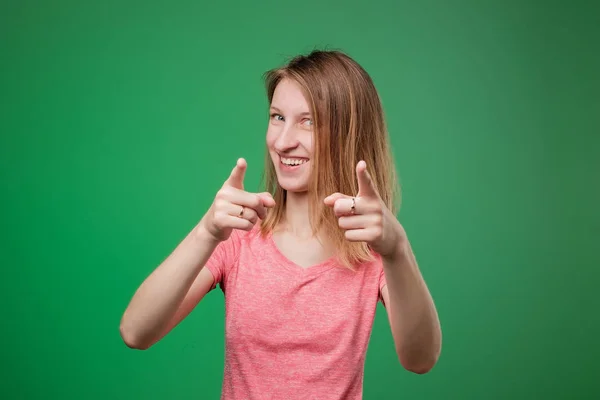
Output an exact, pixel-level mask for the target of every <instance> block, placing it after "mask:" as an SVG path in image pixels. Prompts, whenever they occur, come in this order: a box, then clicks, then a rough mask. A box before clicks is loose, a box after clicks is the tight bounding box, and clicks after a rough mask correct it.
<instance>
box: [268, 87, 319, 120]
mask: <svg viewBox="0 0 600 400" xmlns="http://www.w3.org/2000/svg"><path fill="white" fill-rule="evenodd" d="M271 106H273V107H277V108H279V109H280V110H282V111H286V112H290V113H304V112H309V111H310V107H309V105H308V101H306V97H304V93H303V92H302V89H301V88H300V85H298V84H297V83H296V82H294V81H293V80H291V79H283V80H282V81H281V82H279V84H278V85H277V87H276V88H275V91H274V93H273V100H272V101H271Z"/></svg>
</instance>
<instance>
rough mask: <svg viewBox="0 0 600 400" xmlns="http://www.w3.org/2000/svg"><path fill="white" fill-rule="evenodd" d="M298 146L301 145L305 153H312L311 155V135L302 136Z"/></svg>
mask: <svg viewBox="0 0 600 400" xmlns="http://www.w3.org/2000/svg"><path fill="white" fill-rule="evenodd" d="M300 144H301V145H302V147H304V148H305V149H306V151H308V152H309V154H311V155H312V153H313V138H312V134H309V135H305V136H303V137H302V139H301V140H300Z"/></svg>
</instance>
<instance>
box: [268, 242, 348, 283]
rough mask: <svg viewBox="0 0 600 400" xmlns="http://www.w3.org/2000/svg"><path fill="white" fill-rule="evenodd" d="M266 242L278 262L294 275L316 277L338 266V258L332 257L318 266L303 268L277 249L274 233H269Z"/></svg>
mask: <svg viewBox="0 0 600 400" xmlns="http://www.w3.org/2000/svg"><path fill="white" fill-rule="evenodd" d="M265 240H266V241H267V245H268V246H269V248H270V250H271V252H272V254H273V256H274V257H275V259H276V261H278V262H279V263H280V264H281V265H282V266H283V267H285V268H286V269H287V270H289V271H291V272H293V273H297V274H302V275H304V276H307V275H316V274H320V273H323V272H325V271H328V270H330V269H331V268H333V267H335V266H336V265H337V260H336V257H335V256H331V257H329V258H328V259H326V260H324V261H322V262H320V263H318V264H314V265H310V266H308V267H303V266H301V265H299V264H296V263H295V262H294V261H292V260H290V259H289V258H288V257H287V256H286V255H285V254H283V253H282V252H281V250H279V247H277V243H275V240H274V239H273V233H269V234H268V235H267V237H266V239H265Z"/></svg>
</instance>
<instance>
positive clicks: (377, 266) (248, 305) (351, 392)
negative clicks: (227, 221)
mask: <svg viewBox="0 0 600 400" xmlns="http://www.w3.org/2000/svg"><path fill="white" fill-rule="evenodd" d="M376 256H377V255H376ZM206 267H207V268H208V269H209V270H210V271H211V272H212V274H213V275H214V277H215V286H213V288H212V289H214V288H215V287H216V284H217V283H219V284H220V287H221V289H222V290H223V293H224V295H225V349H226V350H225V370H224V377H223V386H222V396H221V399H224V400H241V399H261V400H269V399H273V400H275V399H285V400H290V399H311V400H316V399H318V400H329V399H332V400H333V399H335V400H340V399H344V400H355V399H361V398H362V391H363V372H364V362H365V356H366V352H367V345H368V342H369V339H370V336H371V329H372V326H373V320H374V317H375V311H376V307H377V302H378V301H380V300H381V289H382V288H383V286H384V285H385V275H384V273H383V267H382V263H381V258H380V257H379V256H377V259H376V261H374V262H371V263H366V264H363V265H362V266H361V267H360V268H359V269H358V270H357V271H351V270H349V269H347V268H344V267H343V266H341V265H338V264H336V263H335V262H333V261H332V260H328V261H325V262H323V263H320V264H317V265H314V266H311V267H308V268H303V267H301V266H299V265H297V264H295V263H293V262H292V261H290V260H289V259H287V258H286V257H285V256H284V255H283V254H282V253H281V252H280V251H279V249H278V248H277V247H276V245H275V242H274V241H273V240H272V238H271V236H270V235H269V236H268V237H267V238H266V239H263V238H261V236H260V234H259V231H258V228H255V229H254V230H253V231H251V232H245V231H239V230H234V231H233V233H232V234H231V236H230V238H229V239H228V240H226V241H224V242H221V243H220V244H219V245H218V246H217V248H216V249H215V251H214V252H213V254H212V256H211V257H210V259H209V260H208V262H207V264H206Z"/></svg>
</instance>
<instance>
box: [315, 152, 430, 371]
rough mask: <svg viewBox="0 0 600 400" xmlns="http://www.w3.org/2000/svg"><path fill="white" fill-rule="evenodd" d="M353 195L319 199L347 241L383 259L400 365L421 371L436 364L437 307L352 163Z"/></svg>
mask: <svg viewBox="0 0 600 400" xmlns="http://www.w3.org/2000/svg"><path fill="white" fill-rule="evenodd" d="M356 176H357V179H358V194H357V195H356V196H348V195H345V194H343V193H333V194H331V195H329V196H327V198H325V200H324V202H325V204H326V205H328V206H330V207H333V210H334V213H335V215H336V217H337V218H338V224H339V226H340V228H341V229H343V230H345V233H344V234H345V236H346V239H347V240H350V241H352V242H366V243H367V244H368V245H369V246H370V247H371V248H372V249H373V250H374V251H375V252H377V253H378V254H379V255H381V257H382V259H383V270H384V273H385V278H386V281H387V285H385V286H384V287H383V288H382V293H381V296H382V298H383V301H384V303H385V305H386V309H387V312H388V318H389V321H390V326H391V329H392V336H393V337H394V343H395V345H396V352H397V353H398V358H399V360H400V363H401V364H402V366H404V368H406V369H407V370H409V371H412V372H415V373H418V374H423V373H426V372H428V371H429V370H431V368H433V366H434V365H435V364H436V362H437V360H438V357H439V354H440V351H441V343H442V333H441V329H440V321H439V319H438V315H437V311H436V308H435V305H434V303H433V299H432V298H431V295H430V293H429V290H428V289H427V285H426V284H425V281H424V280H423V277H422V276H421V272H420V271H419V267H418V266H417V261H416V260H415V256H414V255H413V252H412V249H411V246H410V243H409V241H408V237H407V235H406V232H405V230H404V228H403V227H402V225H401V224H400V222H399V221H398V219H397V218H396V216H395V215H394V214H393V213H392V212H391V211H390V210H389V209H388V208H387V207H386V205H385V204H384V202H383V201H382V200H381V197H380V196H379V193H378V192H377V189H376V188H375V185H374V184H373V181H372V180H371V176H370V175H369V173H368V172H367V165H366V163H365V162H364V161H361V162H359V163H358V165H357V166H356Z"/></svg>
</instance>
